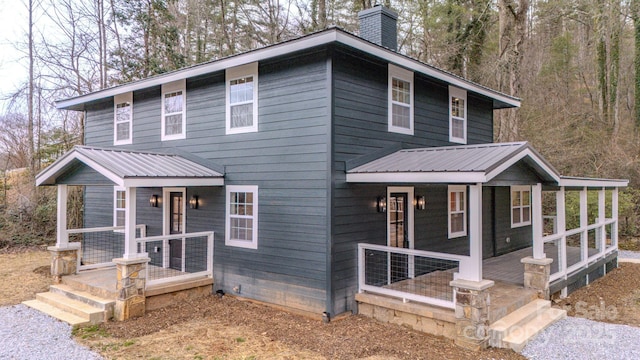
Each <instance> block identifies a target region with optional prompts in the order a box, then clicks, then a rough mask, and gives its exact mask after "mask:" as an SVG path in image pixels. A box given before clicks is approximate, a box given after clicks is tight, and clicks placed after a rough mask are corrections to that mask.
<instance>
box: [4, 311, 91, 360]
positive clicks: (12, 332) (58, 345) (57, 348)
mask: <svg viewBox="0 0 640 360" xmlns="http://www.w3.org/2000/svg"><path fill="white" fill-rule="evenodd" d="M0 359H50V360H57V359H60V360H63V359H64V360H67V359H68V360H76V359H77V360H93V359H95V360H99V359H102V357H100V355H97V354H96V353H94V352H92V351H90V350H89V349H87V348H86V347H84V346H81V345H79V344H77V343H76V342H75V341H74V340H73V339H72V338H71V326H69V325H68V324H67V323H63V322H61V321H58V320H56V319H54V318H52V317H49V316H47V315H44V314H42V313H41V312H39V311H37V310H34V309H31V308H29V307H27V306H24V305H15V306H8V307H0Z"/></svg>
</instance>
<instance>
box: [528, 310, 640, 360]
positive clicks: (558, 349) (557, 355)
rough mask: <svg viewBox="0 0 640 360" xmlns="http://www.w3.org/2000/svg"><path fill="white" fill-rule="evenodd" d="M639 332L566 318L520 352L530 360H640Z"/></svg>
mask: <svg viewBox="0 0 640 360" xmlns="http://www.w3.org/2000/svg"><path fill="white" fill-rule="evenodd" d="M638 339H640V328H637V327H633V326H627V325H614V324H607V323H603V322H597V321H592V320H587V319H582V318H575V317H568V318H566V319H564V320H561V321H558V322H557V323H555V324H553V325H551V326H550V327H549V328H547V329H546V330H545V331H543V332H542V333H541V334H540V335H538V336H537V337H536V338H535V339H533V341H531V342H530V343H529V344H528V345H527V346H526V347H525V348H524V350H523V351H522V355H524V356H526V357H527V358H528V359H532V360H546V359H549V360H551V359H553V360H556V359H566V360H573V359H575V360H586V359H599V360H600V359H607V360H618V359H629V360H635V359H640V342H639V341H638Z"/></svg>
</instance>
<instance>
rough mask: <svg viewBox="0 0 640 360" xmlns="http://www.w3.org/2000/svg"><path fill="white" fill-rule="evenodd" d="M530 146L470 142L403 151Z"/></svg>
mask: <svg viewBox="0 0 640 360" xmlns="http://www.w3.org/2000/svg"><path fill="white" fill-rule="evenodd" d="M520 146H523V147H524V146H527V147H529V142H528V141H514V142H506V143H484V144H470V145H462V144H461V145H449V146H433V147H423V148H413V149H402V150H400V151H403V152H418V151H448V150H469V149H488V148H496V147H520Z"/></svg>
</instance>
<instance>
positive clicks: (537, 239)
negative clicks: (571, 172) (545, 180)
mask: <svg viewBox="0 0 640 360" xmlns="http://www.w3.org/2000/svg"><path fill="white" fill-rule="evenodd" d="M531 231H532V232H533V258H534V259H544V258H546V257H547V255H546V254H545V253H544V242H543V240H542V184H540V183H538V184H535V185H532V186H531Z"/></svg>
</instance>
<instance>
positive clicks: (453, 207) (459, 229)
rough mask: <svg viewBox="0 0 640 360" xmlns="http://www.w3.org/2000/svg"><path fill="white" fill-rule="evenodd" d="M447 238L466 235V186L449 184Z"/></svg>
mask: <svg viewBox="0 0 640 360" xmlns="http://www.w3.org/2000/svg"><path fill="white" fill-rule="evenodd" d="M448 193H449V211H448V214H449V216H448V220H449V221H448V223H449V239H453V238H457V237H461V236H466V235H467V210H466V209H467V199H466V198H467V196H466V194H467V187H466V186H460V185H451V186H449V191H448Z"/></svg>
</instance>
